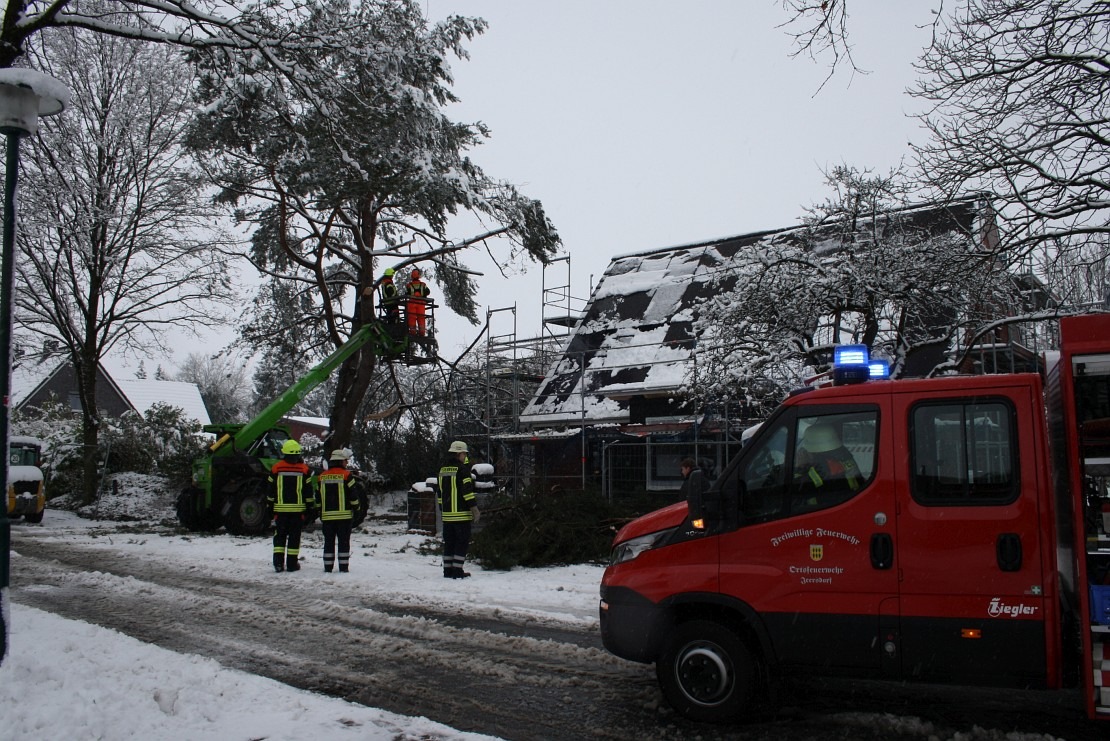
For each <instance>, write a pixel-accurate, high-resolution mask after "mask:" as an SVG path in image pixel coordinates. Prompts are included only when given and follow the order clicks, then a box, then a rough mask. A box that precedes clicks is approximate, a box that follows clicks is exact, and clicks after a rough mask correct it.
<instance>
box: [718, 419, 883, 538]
mask: <svg viewBox="0 0 1110 741" xmlns="http://www.w3.org/2000/svg"><path fill="white" fill-rule="evenodd" d="M877 430H878V412H877V411H875V410H873V409H868V410H866V411H851V412H845V413H835V414H820V415H817V414H814V415H807V416H793V415H791V416H789V417H787V418H784V419H780V420H778V422H777V423H775V426H774V427H773V428H772V429H769V430H768V431H767V433H766V434H764V435H760V436H759V438H758V440H757V442H756V443H755V447H754V448H753V449H752V451H751V453H750V454H749V455H747V456H746V457H745V463H744V465H742V466H741V467H740V468H739V469H738V471H739V474H740V475H741V476H742V477H743V484H744V486H743V490H742V494H741V498H740V521H741V523H742V524H752V523H756V522H767V521H769V520H774V519H779V518H782V517H789V516H791V515H795V514H801V513H805V512H814V511H817V510H820V509H825V508H827V507H832V506H835V505H837V504H840V503H842V502H845V501H847V500H848V499H851V498H852V497H854V496H855V495H856V494H857V493H859V492H860V491H862V490H863V488H864V487H865V486H867V484H868V483H869V482H870V480H871V478H872V474H873V473H874V470H875V440H876V433H877Z"/></svg>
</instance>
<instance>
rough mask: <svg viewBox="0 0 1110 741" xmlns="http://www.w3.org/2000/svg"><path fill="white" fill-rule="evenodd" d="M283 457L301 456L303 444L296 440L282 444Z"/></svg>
mask: <svg viewBox="0 0 1110 741" xmlns="http://www.w3.org/2000/svg"><path fill="white" fill-rule="evenodd" d="M281 454H282V455H300V454H301V444H300V443H299V442H297V441H296V440H286V441H285V442H283V443H282V444H281Z"/></svg>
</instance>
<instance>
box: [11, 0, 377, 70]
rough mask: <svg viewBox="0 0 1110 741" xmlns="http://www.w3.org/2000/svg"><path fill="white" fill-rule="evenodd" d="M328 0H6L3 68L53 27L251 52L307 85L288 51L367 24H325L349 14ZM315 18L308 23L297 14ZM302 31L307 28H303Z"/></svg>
mask: <svg viewBox="0 0 1110 741" xmlns="http://www.w3.org/2000/svg"><path fill="white" fill-rule="evenodd" d="M329 4H334V3H329V2H328V1H327V0H308V1H307V2H288V3H287V2H272V1H270V0H264V1H263V2H258V0H8V2H7V4H6V5H5V8H4V13H3V17H2V20H0V22H2V24H3V25H2V26H0V67H11V66H14V64H15V63H16V61H17V60H19V58H20V57H21V56H22V55H23V54H24V53H25V52H26V51H27V49H28V45H29V42H30V41H31V40H32V39H34V37H35V36H36V35H37V34H39V33H40V32H42V31H45V30H48V29H53V28H71V29H84V30H86V31H91V32H93V33H96V34H104V35H108V36H115V37H119V38H124V39H134V40H139V41H151V42H156V43H161V44H168V45H172V46H178V47H184V48H186V49H193V50H198V51H201V50H205V49H211V48H216V49H226V50H231V51H249V52H250V53H251V54H252V55H253V56H254V57H255V59H256V60H257V61H258V64H259V66H260V67H262V68H264V70H261V71H260V72H259V77H263V76H265V75H277V76H282V77H285V78H287V79H291V80H294V81H295V83H296V84H310V83H308V81H307V80H305V79H304V78H303V77H299V76H298V71H297V70H296V69H293V68H291V67H289V66H288V65H286V64H285V63H284V61H283V60H282V58H281V51H282V50H287V49H294V48H296V49H301V50H305V49H317V50H320V51H325V52H326V51H327V50H329V49H339V48H343V47H344V45H346V44H347V43H349V42H350V40H351V39H352V38H357V37H359V36H360V35H361V34H362V33H363V32H364V31H365V30H366V29H365V27H363V26H350V25H328V21H329V20H337V21H341V22H342V23H346V22H347V21H349V20H351V19H349V18H334V19H331V18H328V17H327V16H325V15H323V14H321V12H320V11H321V8H322V7H324V6H327V5H329ZM314 16H315V17H316V22H315V23H314V24H313V25H311V26H300V25H299V24H298V23H297V21H298V20H299V19H304V18H311V17H314ZM302 31H303V33H302Z"/></svg>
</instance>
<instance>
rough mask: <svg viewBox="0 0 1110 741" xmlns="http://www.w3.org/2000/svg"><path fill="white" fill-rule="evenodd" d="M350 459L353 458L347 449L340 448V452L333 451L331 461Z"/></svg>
mask: <svg viewBox="0 0 1110 741" xmlns="http://www.w3.org/2000/svg"><path fill="white" fill-rule="evenodd" d="M350 457H351V454H350V453H349V452H348V451H347V449H346V448H340V449H339V450H333V451H331V459H330V460H333V461H345V460H347V459H348V458H350Z"/></svg>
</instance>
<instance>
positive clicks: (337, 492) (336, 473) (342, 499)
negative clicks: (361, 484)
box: [316, 466, 359, 522]
mask: <svg viewBox="0 0 1110 741" xmlns="http://www.w3.org/2000/svg"><path fill="white" fill-rule="evenodd" d="M351 478H352V474H351V472H350V470H348V469H346V468H344V467H343V466H332V467H331V468H329V469H328V470H326V471H324V472H323V473H322V474H320V475H319V476H318V477H316V488H317V490H318V491H319V492H320V519H321V520H322V521H324V522H327V521H329V520H350V519H352V518H353V517H354V515H355V510H356V509H358V507H359V501H358V495H357V494H356V493H355V492H352V491H351V489H350V483H351Z"/></svg>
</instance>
